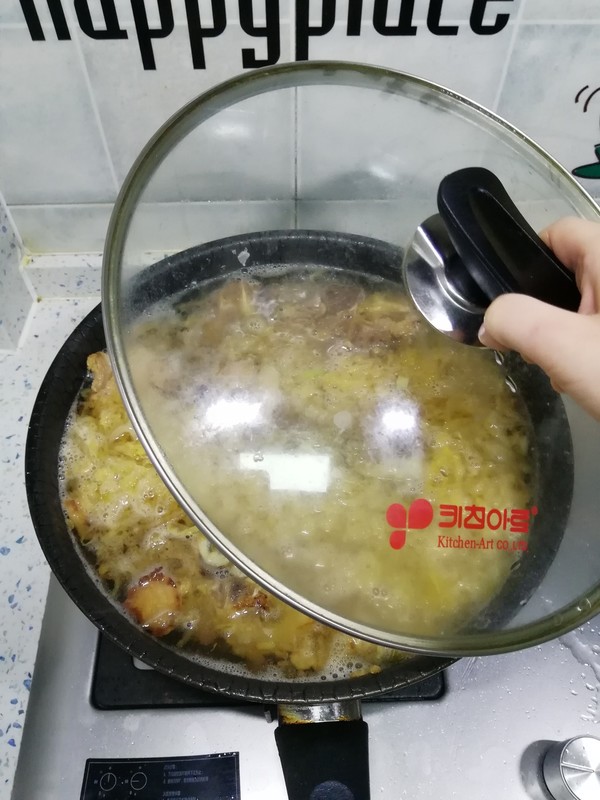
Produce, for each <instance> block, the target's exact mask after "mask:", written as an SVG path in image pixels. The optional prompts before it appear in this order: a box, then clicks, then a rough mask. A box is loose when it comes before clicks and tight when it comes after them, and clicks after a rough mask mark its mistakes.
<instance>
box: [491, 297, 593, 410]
mask: <svg viewBox="0 0 600 800" xmlns="http://www.w3.org/2000/svg"><path fill="white" fill-rule="evenodd" d="M480 339H481V341H482V343H483V344H485V345H487V346H488V347H492V348H494V349H500V350H502V349H509V350H516V351H517V352H518V353H520V355H521V356H523V358H524V359H525V360H526V361H529V362H532V363H534V364H537V365H538V366H540V367H541V368H542V369H543V370H544V372H545V373H546V374H547V375H548V377H549V378H550V380H551V381H552V385H553V386H554V388H555V389H556V390H557V391H559V392H566V393H567V394H569V395H571V396H572V397H573V399H574V400H576V401H577V402H578V403H580V404H581V405H582V406H583V407H584V408H585V409H586V410H587V411H588V412H589V413H590V414H592V416H594V417H596V418H597V419H600V317H599V316H598V315H586V314H576V313H574V312H572V311H564V310H563V309H561V308H556V307H555V306H551V305H548V304H547V303H543V302H542V301H541V300H536V299H535V298H533V297H528V296H526V295H521V294H504V295H501V296H500V297H498V298H497V299H496V300H494V302H493V303H492V304H491V305H490V307H489V308H488V310H487V312H486V314H485V318H484V322H483V329H482V331H481V332H480Z"/></svg>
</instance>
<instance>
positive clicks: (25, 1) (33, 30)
mask: <svg viewBox="0 0 600 800" xmlns="http://www.w3.org/2000/svg"><path fill="white" fill-rule="evenodd" d="M20 3H21V11H22V12H23V16H24V17H25V22H26V23H27V27H28V28H29V35H30V36H31V38H32V40H33V41H34V42H45V41H46V37H45V36H44V31H43V30H42V23H41V22H40V17H39V14H38V13H37V8H36V7H35V3H34V2H33V0H20Z"/></svg>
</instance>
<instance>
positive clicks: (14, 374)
mask: <svg viewBox="0 0 600 800" xmlns="http://www.w3.org/2000/svg"><path fill="white" fill-rule="evenodd" d="M98 301H99V298H98V297H97V296H96V297H78V298H76V299H72V300H66V299H48V300H43V301H41V302H38V303H36V304H35V305H34V306H33V308H32V310H31V313H30V315H29V317H28V319H27V322H26V327H25V330H24V332H23V335H22V336H21V341H20V344H19V347H18V348H17V349H16V350H15V351H14V352H4V353H1V354H0V386H1V387H2V390H1V393H0V442H1V443H2V445H1V448H0V452H1V456H0V458H1V469H0V475H1V480H0V507H1V508H2V515H1V518H2V533H1V535H0V631H1V636H0V798H1V800H4V799H5V798H6V800H8V798H9V797H10V793H11V787H12V782H13V776H14V772H15V768H16V764H17V757H18V752H19V745H20V742H21V734H22V730H23V723H24V717H25V711H26V709H27V700H28V695H29V687H30V684H31V677H32V673H33V667H34V663H35V656H36V650H37V644H38V638H39V633H40V628H41V623H42V616H43V612H44V605H45V601H46V592H47V588H48V577H49V570H48V567H47V565H46V563H45V561H44V557H43V555H42V552H41V550H40V547H39V545H38V542H37V539H36V536H35V533H34V530H33V527H32V523H31V520H30V517H29V511H28V508H27V499H26V495H25V482H24V473H23V462H24V452H25V440H26V435H27V423H28V420H29V416H30V414H31V409H32V407H33V403H34V401H35V397H36V394H37V391H38V387H39V385H40V383H41V381H42V379H43V377H44V375H45V373H46V370H47V369H48V367H49V366H50V363H51V362H52V359H53V358H54V356H55V355H56V353H57V351H58V349H59V347H60V346H61V344H62V343H63V342H64V340H65V339H66V338H67V336H68V335H69V334H70V333H71V331H72V330H73V328H74V327H75V325H76V324H77V323H78V322H79V321H80V320H81V319H82V318H83V317H84V316H85V315H86V314H87V313H88V312H89V311H90V310H91V309H92V308H93V307H94V306H95V305H96V304H97V303H98Z"/></svg>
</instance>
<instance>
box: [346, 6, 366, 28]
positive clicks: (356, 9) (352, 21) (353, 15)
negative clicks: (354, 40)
mask: <svg viewBox="0 0 600 800" xmlns="http://www.w3.org/2000/svg"><path fill="white" fill-rule="evenodd" d="M362 10H363V0H349V1H348V25H347V27H346V36H360V29H361V24H362Z"/></svg>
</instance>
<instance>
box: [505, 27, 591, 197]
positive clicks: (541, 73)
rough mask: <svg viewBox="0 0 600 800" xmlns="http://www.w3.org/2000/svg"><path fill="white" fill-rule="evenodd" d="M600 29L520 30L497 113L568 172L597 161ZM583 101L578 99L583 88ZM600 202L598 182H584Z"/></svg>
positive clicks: (544, 28) (557, 28)
mask: <svg viewBox="0 0 600 800" xmlns="http://www.w3.org/2000/svg"><path fill="white" fill-rule="evenodd" d="M599 63H600V25H590V24H585V25H582V24H569V25H562V24H547V25H541V24H528V25H523V26H522V27H521V28H520V30H519V31H518V35H517V37H516V40H515V45H514V50H513V53H512V57H511V60H510V63H509V65H508V70H507V73H506V80H505V83H504V87H503V90H502V94H501V96H500V101H499V104H498V112H499V113H500V114H501V115H502V116H503V117H505V118H506V119H509V120H511V122H513V124H514V125H516V126H517V127H519V128H521V129H522V130H523V131H524V132H525V133H527V134H528V135H529V136H531V137H532V138H534V139H535V140H536V141H537V142H538V143H539V144H541V145H542V147H544V148H546V149H547V150H548V151H549V152H550V153H551V155H553V156H554V157H555V158H556V159H558V161H559V162H561V163H562V164H563V165H564V166H566V167H567V168H568V169H569V170H571V169H573V168H575V167H577V166H580V165H584V164H588V163H591V162H594V161H596V160H597V159H596V157H595V154H594V145H596V144H598V142H600V124H599V119H600V92H598V93H597V94H596V95H595V97H592V99H591V100H590V103H589V106H588V108H587V111H586V110H585V108H586V102H585V101H586V100H587V99H588V98H589V97H590V95H591V93H592V91H593V90H594V89H596V88H597V87H600V77H598V70H597V65H598V64H599ZM586 86H587V87H588V88H587V89H585V90H584V91H583V93H582V94H581V96H580V99H579V102H575V99H576V97H577V95H578V93H579V92H580V90H582V89H583V87H586ZM581 183H582V185H583V186H584V187H585V188H586V189H587V190H588V191H589V192H590V193H592V194H593V195H594V196H595V197H600V181H599V180H585V179H582V180H581Z"/></svg>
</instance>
